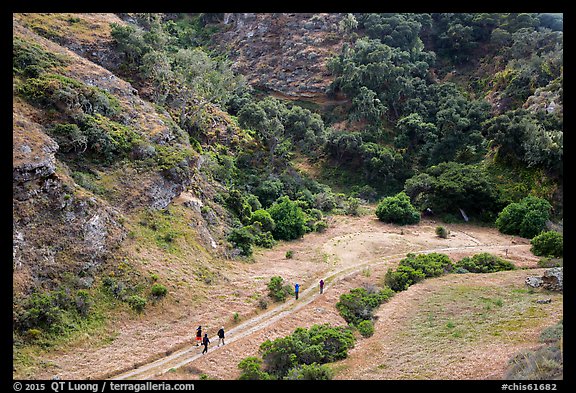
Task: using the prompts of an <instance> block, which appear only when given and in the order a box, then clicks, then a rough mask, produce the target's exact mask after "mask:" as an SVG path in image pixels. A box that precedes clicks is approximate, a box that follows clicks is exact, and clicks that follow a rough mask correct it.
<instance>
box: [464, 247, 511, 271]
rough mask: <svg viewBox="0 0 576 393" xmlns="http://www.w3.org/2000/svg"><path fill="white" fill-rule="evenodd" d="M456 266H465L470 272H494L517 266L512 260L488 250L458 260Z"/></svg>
mask: <svg viewBox="0 0 576 393" xmlns="http://www.w3.org/2000/svg"><path fill="white" fill-rule="evenodd" d="M455 267H456V268H464V269H466V270H467V271H469V272H470V273H493V272H499V271H503V270H514V269H515V268H516V267H515V266H514V264H512V262H510V261H507V260H505V259H502V258H500V257H497V256H495V255H492V254H489V253H487V252H483V253H480V254H476V255H473V256H472V257H464V258H462V259H461V260H459V261H458V262H456V264H455Z"/></svg>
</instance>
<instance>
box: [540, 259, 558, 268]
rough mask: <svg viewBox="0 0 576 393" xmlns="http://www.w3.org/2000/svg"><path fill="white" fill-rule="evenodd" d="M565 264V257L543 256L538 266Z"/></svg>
mask: <svg viewBox="0 0 576 393" xmlns="http://www.w3.org/2000/svg"><path fill="white" fill-rule="evenodd" d="M563 265H564V258H552V257H543V258H540V260H539V261H538V267H560V266H563Z"/></svg>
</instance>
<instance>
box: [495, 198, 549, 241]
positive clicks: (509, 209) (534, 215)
mask: <svg viewBox="0 0 576 393" xmlns="http://www.w3.org/2000/svg"><path fill="white" fill-rule="evenodd" d="M551 208H552V206H551V205H550V203H549V202H548V201H547V200H545V199H542V198H538V197H534V196H527V197H526V198H524V199H522V200H521V201H520V202H517V203H510V204H509V205H508V206H506V207H505V208H504V209H503V210H502V211H501V212H500V213H499V214H498V217H497V218H496V227H497V228H498V230H499V231H500V232H502V233H505V234H508V235H518V236H522V237H525V238H528V239H531V238H533V237H534V236H536V235H538V234H539V233H540V232H542V231H543V230H544V229H545V228H546V221H548V219H549V218H550V210H551Z"/></svg>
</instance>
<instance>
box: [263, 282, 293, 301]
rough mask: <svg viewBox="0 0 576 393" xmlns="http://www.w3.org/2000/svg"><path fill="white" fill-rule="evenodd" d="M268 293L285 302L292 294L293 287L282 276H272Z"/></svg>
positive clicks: (273, 297)
mask: <svg viewBox="0 0 576 393" xmlns="http://www.w3.org/2000/svg"><path fill="white" fill-rule="evenodd" d="M268 294H269V295H270V297H271V298H272V299H274V300H275V301H277V302H283V301H284V300H286V297H287V296H289V295H291V294H292V289H291V287H290V285H288V284H287V283H286V282H285V281H284V279H283V278H282V277H280V276H274V277H271V278H270V282H269V283H268Z"/></svg>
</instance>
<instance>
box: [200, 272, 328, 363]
mask: <svg viewBox="0 0 576 393" xmlns="http://www.w3.org/2000/svg"><path fill="white" fill-rule="evenodd" d="M298 292H300V284H298V283H296V284H295V285H294V293H295V294H296V299H298ZM320 293H324V280H320ZM216 334H217V335H218V346H220V343H222V345H226V343H225V342H224V326H222V327H220V329H219V330H218V333H216ZM208 344H210V339H209V338H208V333H204V337H202V325H200V326H198V328H197V329H196V346H199V345H203V346H204V349H203V350H202V354H205V353H208Z"/></svg>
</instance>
